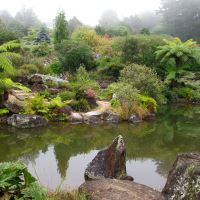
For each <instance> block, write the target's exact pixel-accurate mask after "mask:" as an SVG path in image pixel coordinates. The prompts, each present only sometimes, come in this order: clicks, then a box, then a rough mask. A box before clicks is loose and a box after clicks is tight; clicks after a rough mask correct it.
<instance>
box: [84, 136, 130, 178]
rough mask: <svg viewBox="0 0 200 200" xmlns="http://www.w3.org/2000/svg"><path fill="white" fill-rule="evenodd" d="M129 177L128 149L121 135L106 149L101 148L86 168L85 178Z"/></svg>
mask: <svg viewBox="0 0 200 200" xmlns="http://www.w3.org/2000/svg"><path fill="white" fill-rule="evenodd" d="M102 178H115V179H129V180H133V178H132V177H128V176H127V173H126V149H125V145H124V141H123V138H122V136H121V135H119V136H118V137H117V138H115V139H114V141H113V143H112V144H111V145H110V146H109V147H108V148H106V149H104V150H101V151H99V152H98V154H97V155H96V156H95V158H94V159H93V160H92V162H90V163H89V165H88V166H87V168H86V170H85V179H86V180H88V179H89V180H91V179H102Z"/></svg>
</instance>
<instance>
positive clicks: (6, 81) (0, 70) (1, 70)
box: [0, 40, 20, 93]
mask: <svg viewBox="0 0 200 200" xmlns="http://www.w3.org/2000/svg"><path fill="white" fill-rule="evenodd" d="M19 47H20V44H19V43H18V41H16V40H14V41H10V42H7V43H4V44H2V45H0V93H2V92H3V91H4V90H5V89H7V88H8V87H10V86H12V81H11V79H10V77H11V76H12V75H14V74H15V68H14V67H13V63H12V60H13V59H19V58H20V55H19V54H18V53H15V52H12V50H13V49H15V48H19Z"/></svg>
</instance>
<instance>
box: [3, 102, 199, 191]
mask: <svg viewBox="0 0 200 200" xmlns="http://www.w3.org/2000/svg"><path fill="white" fill-rule="evenodd" d="M119 134H121V135H123V136H124V140H125V144H126V149H127V173H128V175H131V176H133V177H134V179H135V181H136V182H139V183H142V184H145V185H148V186H150V187H153V188H155V189H158V190H161V189H162V187H163V186H164V184H165V181H166V177H167V174H168V172H169V170H170V168H171V166H172V164H173V162H174V160H175V158H176V155H177V154H178V153H183V152H195V151H200V143H199V141H200V107H189V106H188V107H171V108H167V109H164V110H163V111H162V113H160V114H158V115H157V117H156V119H155V120H154V121H151V122H143V123H140V124H137V125H133V124H128V123H122V124H118V125H83V124H78V125H73V124H67V123H52V124H50V125H48V126H47V127H42V128H34V129H22V130H21V129H15V128H12V127H8V126H1V127H0V162H5V161H15V160H22V161H23V162H24V163H25V164H26V165H27V166H28V168H29V170H30V172H31V173H32V174H33V175H34V176H36V177H37V178H38V179H39V181H40V183H41V184H42V185H44V186H47V187H49V188H51V189H56V188H58V187H61V188H63V189H65V188H69V189H71V188H76V187H78V186H79V185H80V184H81V183H83V182H84V170H85V168H86V166H87V164H88V163H89V162H90V161H91V160H92V159H93V158H94V156H95V155H96V154H97V152H98V150H100V149H102V148H104V147H105V146H107V145H108V144H110V143H111V142H112V140H113V139H114V138H115V137H116V136H118V135H119Z"/></svg>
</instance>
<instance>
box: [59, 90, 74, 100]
mask: <svg viewBox="0 0 200 200" xmlns="http://www.w3.org/2000/svg"><path fill="white" fill-rule="evenodd" d="M59 96H60V98H61V99H62V101H66V100H71V99H74V98H75V93H74V92H73V91H64V92H60V93H59Z"/></svg>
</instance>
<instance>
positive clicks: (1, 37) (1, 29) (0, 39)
mask: <svg viewBox="0 0 200 200" xmlns="http://www.w3.org/2000/svg"><path fill="white" fill-rule="evenodd" d="M16 39H18V37H17V35H16V33H15V32H12V31H10V30H8V29H7V28H6V27H5V26H3V25H1V22H0V45H1V44H3V43H5V42H9V41H11V40H16Z"/></svg>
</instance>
